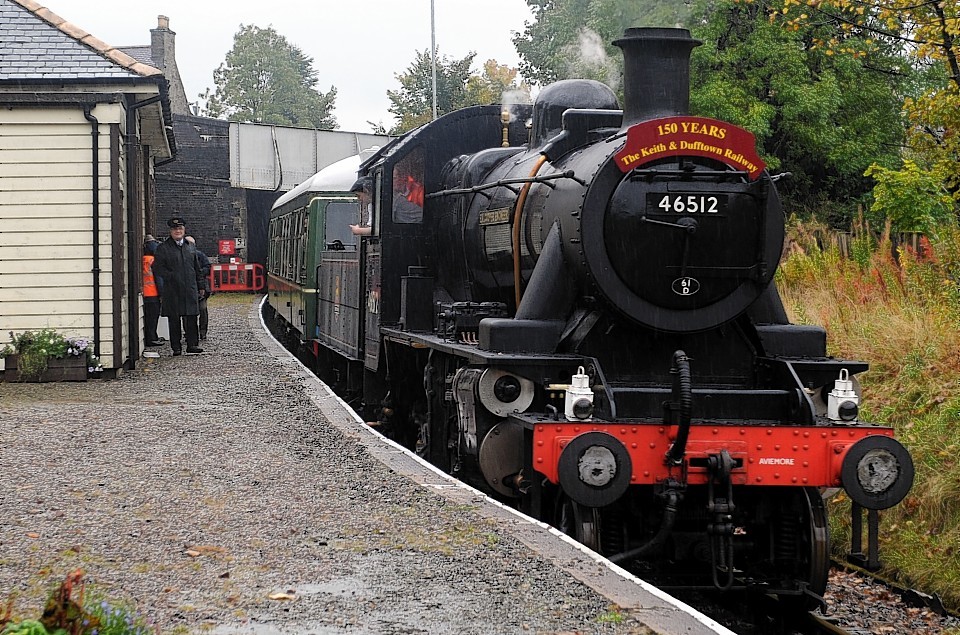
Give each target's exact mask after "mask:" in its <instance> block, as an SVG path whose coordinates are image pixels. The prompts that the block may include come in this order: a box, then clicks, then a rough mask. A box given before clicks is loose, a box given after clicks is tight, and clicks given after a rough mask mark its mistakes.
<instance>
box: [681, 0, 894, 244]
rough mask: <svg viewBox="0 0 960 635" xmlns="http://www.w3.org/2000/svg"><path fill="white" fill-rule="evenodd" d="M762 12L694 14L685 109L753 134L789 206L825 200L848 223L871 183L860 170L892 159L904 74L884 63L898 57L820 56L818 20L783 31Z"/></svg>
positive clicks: (726, 2)
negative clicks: (695, 43) (780, 177)
mask: <svg viewBox="0 0 960 635" xmlns="http://www.w3.org/2000/svg"><path fill="white" fill-rule="evenodd" d="M770 12H771V6H770V3H769V2H764V1H757V2H750V3H744V2H738V1H736V0H718V1H717V2H715V3H713V4H712V5H711V8H710V10H709V11H707V12H704V13H702V14H701V15H700V16H699V17H700V18H701V24H702V26H699V27H697V28H696V29H694V35H695V36H697V37H698V38H700V39H701V40H703V41H704V46H701V47H699V48H697V49H695V50H694V52H693V56H692V59H691V85H692V87H693V90H692V94H691V111H692V112H694V113H695V114H699V115H704V116H709V117H716V118H718V119H723V120H725V121H730V122H732V123H735V124H737V125H740V126H742V127H744V128H747V129H748V130H750V131H751V132H753V133H754V134H755V135H756V137H757V145H758V148H759V151H760V153H761V156H763V158H764V160H765V161H766V162H767V164H768V167H769V169H771V170H776V171H785V172H790V173H791V177H790V178H789V179H785V180H784V181H782V182H781V183H780V184H779V185H778V187H779V189H780V192H781V195H782V196H783V198H784V199H785V202H786V204H787V206H788V208H790V209H792V210H795V211H801V212H803V211H811V210H819V209H822V208H823V206H824V202H825V201H832V202H833V204H834V205H833V207H832V213H833V216H841V218H832V219H830V220H831V221H832V222H835V223H837V224H843V225H848V224H849V222H850V219H851V218H852V217H853V215H854V212H855V210H856V208H857V204H858V203H859V201H860V200H861V199H862V197H863V196H864V195H865V194H866V193H867V192H869V189H870V185H871V183H870V181H869V180H868V179H867V178H865V177H864V172H865V171H866V169H867V168H868V167H869V166H870V165H871V164H874V163H876V164H879V165H883V166H893V165H896V163H897V160H898V159H897V149H898V147H899V146H900V143H901V140H902V137H903V131H902V128H901V127H900V126H899V97H898V90H899V88H900V84H901V82H902V81H903V80H902V77H901V76H900V75H898V74H897V73H896V72H893V73H891V72H887V71H886V70H885V69H890V68H894V69H896V68H899V65H900V64H899V61H898V60H897V59H896V58H895V57H892V56H890V55H887V54H885V53H882V52H879V51H878V52H875V53H873V54H871V55H870V56H862V57H854V56H835V55H832V54H828V51H826V50H824V48H823V47H822V46H820V45H819V44H818V42H820V41H821V40H822V39H823V38H824V37H827V36H828V34H827V33H824V32H823V31H824V30H825V29H826V27H824V26H820V25H818V26H809V27H806V28H797V29H787V28H784V27H783V26H782V25H780V24H778V23H776V22H771V21H770ZM851 86H856V87H857V88H856V90H850V87H851ZM891 122H895V123H894V125H891ZM838 205H839V207H838Z"/></svg>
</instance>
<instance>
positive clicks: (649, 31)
mask: <svg viewBox="0 0 960 635" xmlns="http://www.w3.org/2000/svg"><path fill="white" fill-rule="evenodd" d="M613 43H614V45H616V46H619V47H620V48H621V49H623V101H624V104H623V128H624V129H626V128H628V127H630V126H632V125H633V124H635V123H637V122H639V121H646V120H648V119H658V118H660V117H673V116H676V115H686V114H688V112H689V110H690V52H691V51H692V50H693V49H694V47H696V46H700V45H701V44H702V42H701V41H700V40H695V39H693V38H692V37H690V31H688V30H687V29H665V28H648V27H635V28H630V29H627V30H626V31H624V33H623V37H622V38H620V39H619V40H615V41H614V42H613Z"/></svg>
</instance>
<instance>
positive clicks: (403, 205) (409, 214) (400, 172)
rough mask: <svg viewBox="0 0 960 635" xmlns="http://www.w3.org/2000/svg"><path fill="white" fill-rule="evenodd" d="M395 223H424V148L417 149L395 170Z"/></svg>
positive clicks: (399, 163) (393, 214) (393, 210)
mask: <svg viewBox="0 0 960 635" xmlns="http://www.w3.org/2000/svg"><path fill="white" fill-rule="evenodd" d="M392 176H393V199H392V208H391V209H392V216H393V222H394V223H399V224H409V223H420V222H422V221H423V148H416V149H414V150H413V151H412V152H411V153H410V154H408V155H407V156H406V157H404V158H403V159H401V160H400V162H398V163H397V164H396V165H395V166H394V168H393V175H392Z"/></svg>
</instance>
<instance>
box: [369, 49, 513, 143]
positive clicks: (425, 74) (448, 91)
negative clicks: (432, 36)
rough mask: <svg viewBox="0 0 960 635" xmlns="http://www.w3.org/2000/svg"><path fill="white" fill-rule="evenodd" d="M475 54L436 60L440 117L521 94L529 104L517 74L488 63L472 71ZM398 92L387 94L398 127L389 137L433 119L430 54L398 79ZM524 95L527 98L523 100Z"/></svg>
mask: <svg viewBox="0 0 960 635" xmlns="http://www.w3.org/2000/svg"><path fill="white" fill-rule="evenodd" d="M474 57H476V53H470V54H469V55H467V56H466V57H464V58H463V59H459V60H457V59H454V60H451V59H449V58H448V57H446V56H443V57H441V58H439V59H437V115H438V116H439V115H443V114H445V113H448V112H452V111H454V110H457V109H458V108H464V107H466V106H474V105H479V104H493V103H500V102H501V100H502V99H503V96H504V94H505V93H507V92H509V91H519V92H520V93H521V96H520V97H519V99H518V98H517V97H516V96H514V97H513V100H514V101H523V100H524V99H525V100H526V101H527V102H529V87H527V86H526V85H524V84H522V83H518V82H517V70H516V69H512V68H510V67H508V66H504V65H501V64H497V61H496V60H487V61H486V63H485V64H484V65H483V71H482V73H480V74H475V73H472V72H471V71H470V67H471V65H472V64H473V59H474ZM396 78H397V81H399V82H400V89H399V90H395V91H394V90H388V91H387V97H388V98H389V99H390V103H391V106H390V108H389V109H388V110H389V111H390V112H391V113H393V114H394V115H396V116H397V119H398V121H397V124H396V125H395V126H394V127H393V129H392V130H391V131H390V134H402V133H403V132H406V131H408V130H412V129H414V128H416V127H417V126H421V125H423V124H425V123H427V122H428V121H430V120H431V119H432V118H433V69H432V62H431V59H430V52H429V51H428V50H424V51H418V52H417V53H416V57H415V58H414V61H413V63H412V64H410V66H408V67H407V70H406V72H405V73H401V74H399V75H397V76H396ZM524 95H525V97H524Z"/></svg>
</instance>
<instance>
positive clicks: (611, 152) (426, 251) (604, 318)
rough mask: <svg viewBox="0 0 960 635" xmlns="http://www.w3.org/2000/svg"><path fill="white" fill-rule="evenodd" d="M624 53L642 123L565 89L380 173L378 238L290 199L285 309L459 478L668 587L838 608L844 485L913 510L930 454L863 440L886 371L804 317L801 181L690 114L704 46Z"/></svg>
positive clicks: (418, 138)
mask: <svg viewBox="0 0 960 635" xmlns="http://www.w3.org/2000/svg"><path fill="white" fill-rule="evenodd" d="M614 44H615V45H617V46H618V47H620V48H621V49H622V50H623V53H624V61H625V72H624V75H625V77H624V79H625V83H624V87H625V97H624V102H625V105H624V107H623V109H620V107H619V105H618V101H617V98H616V96H615V94H614V93H613V92H612V91H611V90H610V89H609V88H608V87H606V86H605V85H603V84H600V83H598V82H594V81H589V80H565V81H560V82H557V83H555V84H552V85H550V86H547V87H545V88H544V89H543V90H542V91H541V92H540V93H539V95H538V96H537V99H536V100H535V102H534V104H533V105H532V106H530V105H526V106H524V105H514V106H510V107H500V106H480V107H472V108H467V109H464V110H459V111H456V112H452V113H450V114H447V115H445V116H442V117H440V118H439V119H437V120H435V121H433V122H431V123H429V124H426V125H424V126H422V127H421V128H419V129H417V130H414V131H412V132H410V133H408V134H406V135H405V136H403V137H400V138H398V139H396V140H394V141H392V142H391V143H390V144H388V145H386V146H385V147H383V148H381V149H378V150H377V151H376V152H375V153H374V154H373V155H372V156H370V157H368V158H367V159H366V160H364V161H363V162H362V164H360V165H359V172H358V173H359V175H361V176H369V177H370V178H371V180H372V182H373V185H374V192H373V203H372V210H371V211H372V222H373V227H372V232H371V235H370V236H356V235H353V234H352V233H351V232H350V231H349V230H347V227H348V225H349V224H350V223H353V222H356V220H357V219H358V218H362V217H364V216H366V213H365V210H361V209H360V208H359V206H358V204H357V202H356V199H354V198H353V197H352V196H351V195H348V194H345V193H344V191H345V190H346V189H348V188H347V187H345V186H342V185H333V184H332V183H331V182H330V181H329V179H328V180H327V181H326V182H323V179H320V180H319V181H320V183H318V184H316V186H307V187H304V188H301V189H300V190H299V191H295V192H291V193H290V195H288V196H287V197H285V198H284V199H281V200H280V201H278V204H277V205H276V206H275V208H274V210H273V211H272V214H271V222H270V256H269V265H268V271H269V274H268V275H269V287H270V290H269V302H270V305H271V307H272V310H273V311H274V313H275V316H276V318H277V320H278V321H279V323H280V324H281V325H282V328H283V329H284V330H285V332H286V333H287V334H288V336H289V337H290V339H291V340H292V341H293V343H295V344H298V345H299V346H300V350H301V352H302V353H304V354H305V355H307V356H308V357H309V358H310V360H311V361H312V363H313V364H314V367H315V368H316V370H317V372H318V374H319V375H320V376H321V378H322V379H323V380H324V381H326V382H327V383H328V384H329V385H331V386H332V387H334V388H335V389H337V390H339V391H340V392H341V394H343V395H344V396H345V397H346V398H347V399H348V400H352V401H353V403H354V404H355V406H356V407H357V409H358V410H359V411H361V412H362V413H363V414H364V416H365V417H366V418H367V420H368V421H371V422H373V421H376V423H377V424H378V425H380V426H381V429H382V430H384V432H385V433H387V434H389V435H391V436H393V437H394V438H396V439H398V440H400V441H402V442H403V443H405V444H406V445H408V447H410V448H411V449H415V450H416V452H417V453H419V454H420V455H421V456H423V457H425V458H427V459H428V460H430V461H431V462H432V463H434V464H435V465H437V466H439V467H440V468H442V469H444V470H447V471H449V472H450V473H453V474H456V475H458V476H460V477H461V478H463V479H465V480H466V481H468V482H470V483H471V484H473V485H474V486H476V487H478V488H480V489H482V490H484V491H486V492H488V493H489V494H491V495H492V496H495V497H497V498H499V499H501V500H504V501H508V502H510V503H511V504H513V505H515V506H516V507H517V508H519V509H521V510H523V511H525V512H526V513H528V514H530V515H532V516H534V517H536V518H540V519H543V520H545V521H547V522H549V523H552V524H553V525H554V526H556V527H558V528H559V529H561V530H562V531H565V532H567V533H568V534H570V535H571V536H574V537H575V538H576V539H577V540H579V541H581V542H583V543H584V544H586V545H587V546H589V547H591V548H593V549H594V550H596V551H598V552H600V553H602V554H604V555H606V556H607V557H608V558H610V559H611V560H613V561H615V562H619V563H622V564H624V565H625V566H626V565H629V566H631V567H633V568H634V569H635V570H638V571H639V572H641V573H642V574H643V575H645V576H647V577H649V578H651V579H654V580H656V581H657V583H658V584H660V585H662V586H664V587H667V588H706V587H710V588H714V587H715V588H719V589H742V588H761V589H764V590H766V591H768V592H771V593H776V594H779V595H780V596H781V597H783V598H787V599H792V600H794V601H795V602H796V603H797V604H799V605H806V604H808V603H811V602H815V601H816V600H817V598H818V596H820V595H821V594H822V593H823V591H824V589H825V587H826V581H827V574H828V569H829V555H830V554H829V552H830V549H829V527H828V524H827V513H826V507H825V504H824V499H823V496H822V492H824V491H825V490H827V489H828V488H843V489H844V490H846V492H847V494H848V495H849V496H850V498H851V499H852V500H853V501H854V503H855V509H856V511H857V513H858V514H859V511H860V507H863V508H866V509H868V510H877V509H884V508H887V507H890V506H892V505H895V504H896V503H898V502H899V501H900V500H901V499H902V498H903V497H904V496H905V495H906V493H907V492H908V491H909V489H910V487H911V485H912V482H913V465H912V462H911V458H910V455H909V453H908V452H907V451H906V450H905V449H904V447H903V446H902V445H900V444H899V443H898V442H897V441H895V440H894V439H893V431H892V430H891V429H890V428H888V427H883V426H878V425H873V424H869V423H866V422H862V421H860V420H859V412H858V411H859V404H860V387H859V383H858V381H857V379H856V375H857V374H858V373H861V372H863V371H865V370H866V369H867V364H865V363H863V362H859V361H847V360H840V359H834V358H832V357H828V356H827V353H826V336H825V332H824V330H823V329H821V328H818V327H813V326H801V325H794V324H790V323H789V321H788V319H787V316H786V313H785V311H784V308H783V305H782V302H781V301H780V298H779V295H778V292H777V290H776V288H775V286H774V284H773V282H772V281H773V277H774V273H775V271H776V268H777V265H778V263H779V259H780V257H781V251H782V246H783V240H784V213H783V208H782V206H781V203H780V200H779V198H778V195H777V188H776V184H775V181H776V177H774V176H771V175H770V174H769V173H768V172H767V171H766V170H765V166H764V163H763V161H762V160H761V158H760V157H759V156H758V155H757V153H756V149H755V141H754V138H753V136H752V135H751V134H750V133H749V132H747V131H746V130H743V129H741V128H738V127H737V126H734V125H732V124H730V123H726V122H722V121H717V120H713V119H708V118H704V117H697V116H691V115H690V114H688V110H689V58H690V53H691V51H692V49H693V48H694V47H695V46H697V45H698V44H699V42H697V41H696V40H694V39H692V38H691V36H690V34H689V32H688V31H686V30H683V29H662V28H631V29H628V30H627V31H626V32H625V33H624V35H623V37H622V38H620V39H618V40H617V41H615V42H614ZM528 122H529V123H528ZM320 174H321V175H322V174H323V173H320ZM356 174H357V173H351V175H350V176H351V179H352V178H353V177H354V176H356ZM318 176H320V175H318ZM872 513H873V514H875V513H876V512H872ZM873 518H874V520H875V516H874V517H873ZM875 533H876V532H875V531H874V532H871V534H872V536H871V539H872V540H873V542H872V543H871V548H873V547H875V539H876V536H875Z"/></svg>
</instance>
